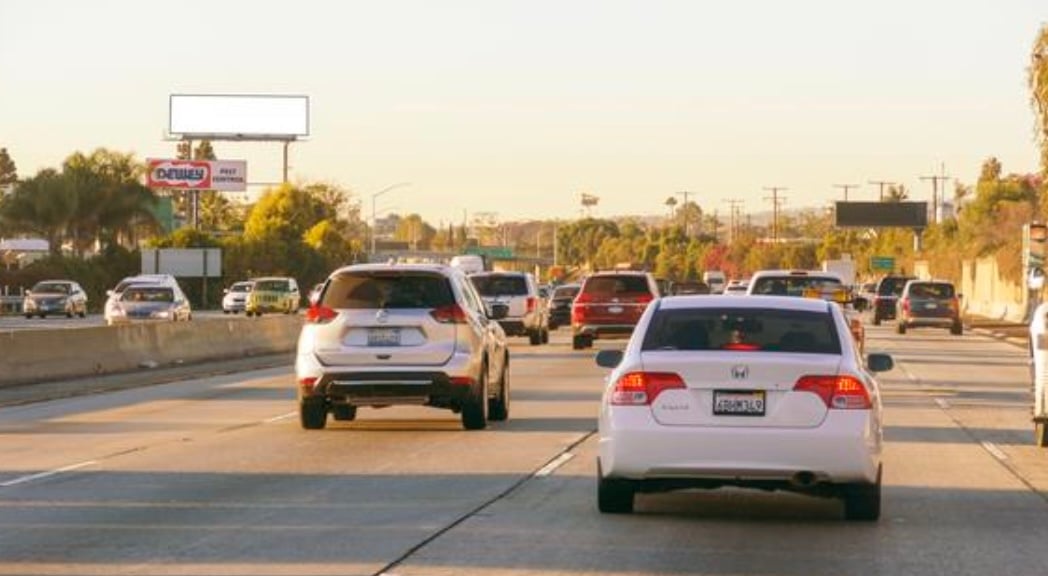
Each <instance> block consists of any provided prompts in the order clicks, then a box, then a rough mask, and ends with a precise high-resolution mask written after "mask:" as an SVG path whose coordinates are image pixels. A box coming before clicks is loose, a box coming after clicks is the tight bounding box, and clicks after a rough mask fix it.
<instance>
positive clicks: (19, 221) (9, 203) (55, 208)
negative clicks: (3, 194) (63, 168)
mask: <svg viewBox="0 0 1048 576" xmlns="http://www.w3.org/2000/svg"><path fill="white" fill-rule="evenodd" d="M77 200H78V199H77V197H76V196H75V195H74V194H72V193H71V190H70V183H69V179H68V178H67V177H66V176H65V175H63V174H61V173H59V172H58V171H56V170H54V169H51V168H46V169H44V170H41V171H39V172H37V173H36V175H35V176H33V177H32V178H29V179H27V180H24V181H22V182H21V183H19V184H18V185H17V186H16V187H15V191H14V193H12V195H11V196H10V197H9V198H8V199H7V200H6V201H5V202H4V204H3V211H2V212H0V220H3V222H4V223H5V224H6V225H7V226H8V227H10V228H11V229H12V230H16V231H20V232H28V233H32V234H36V235H39V236H42V237H44V238H45V239H46V240H47V241H48V245H49V249H50V251H51V254H52V255H55V256H57V255H59V254H61V252H62V245H63V244H64V243H65V240H66V237H67V232H68V230H69V228H70V226H71V224H72V222H73V220H74V218H75V216H76V214H77V211H78V206H77Z"/></svg>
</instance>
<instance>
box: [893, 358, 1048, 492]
mask: <svg viewBox="0 0 1048 576" xmlns="http://www.w3.org/2000/svg"><path fill="white" fill-rule="evenodd" d="M895 366H896V367H897V368H899V370H901V371H902V373H903V374H905V375H906V377H907V378H908V379H909V380H910V381H911V382H913V383H914V384H916V385H917V386H919V387H921V388H928V387H927V386H925V385H924V384H923V383H922V382H921V379H920V378H919V377H918V376H916V375H915V374H913V373H912V372H910V371H909V370H907V369H906V367H905V366H903V365H902V364H901V363H900V364H896V365H895ZM938 400H939V399H938V398H936V405H938V407H939V410H941V411H942V413H943V414H944V415H946V417H947V418H949V419H950V421H951V422H953V424H954V426H956V427H957V428H959V429H960V430H961V431H962V432H964V435H965V436H967V437H968V438H969V439H970V440H971V441H972V442H974V443H976V444H978V445H979V446H981V447H982V449H983V450H985V451H986V453H987V454H989V455H990V456H991V457H992V458H993V460H994V462H997V464H999V465H1000V466H1001V467H1002V468H1004V469H1005V470H1006V471H1007V472H1008V473H1009V474H1011V475H1012V477H1014V478H1015V479H1016V480H1018V481H1019V483H1020V484H1022V485H1023V486H1026V488H1027V489H1028V490H1029V491H1030V492H1033V493H1034V494H1035V495H1036V496H1037V497H1038V498H1040V499H1041V500H1042V501H1044V502H1045V503H1048V494H1046V493H1044V492H1041V491H1040V490H1038V489H1037V487H1036V486H1034V485H1033V483H1031V482H1030V481H1029V480H1027V479H1026V478H1024V477H1023V475H1022V474H1020V473H1019V470H1017V469H1016V468H1015V466H1013V465H1012V464H1011V462H1010V461H1009V459H1008V455H1007V454H1005V453H1004V451H1003V450H1001V449H1000V448H999V447H998V446H997V445H996V444H994V443H993V442H989V441H983V440H980V439H979V437H978V436H976V435H975V433H974V432H972V430H971V429H970V428H968V427H967V426H965V425H964V422H961V420H960V418H958V417H957V416H955V415H954V413H953V411H952V410H950V409H949V408H950V405H949V403H947V402H943V403H939V402H938Z"/></svg>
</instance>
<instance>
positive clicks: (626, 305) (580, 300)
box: [571, 272, 659, 350]
mask: <svg viewBox="0 0 1048 576" xmlns="http://www.w3.org/2000/svg"><path fill="white" fill-rule="evenodd" d="M658 295H659V289H658V285H657V284H656V283H655V278H654V277H653V276H652V275H651V274H648V273H646V272H598V273H597V274H594V275H592V276H590V277H588V278H586V280H585V281H584V282H583V283H582V289H581V290H579V295H578V296H576V297H575V302H574V303H573V304H572V306H571V335H572V338H571V346H572V348H574V349H575V350H582V349H583V348H589V347H591V346H593V341H594V340H596V339H598V338H616V337H617V338H628V337H629V336H630V334H632V333H633V327H634V326H636V325H637V322H638V321H639V320H640V317H641V314H644V310H645V309H646V308H647V307H648V303H649V302H651V301H652V300H654V299H655V298H656V297H658Z"/></svg>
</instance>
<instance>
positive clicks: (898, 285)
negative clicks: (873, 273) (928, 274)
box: [873, 276, 916, 326]
mask: <svg viewBox="0 0 1048 576" xmlns="http://www.w3.org/2000/svg"><path fill="white" fill-rule="evenodd" d="M910 280H916V278H914V277H913V276H885V277H884V278H881V281H880V282H878V283H877V292H876V296H874V298H873V325H874V326H880V324H881V320H894V319H895V303H896V302H898V300H899V295H900V294H902V289H903V288H904V287H905V286H906V283H907V282H909V281H910Z"/></svg>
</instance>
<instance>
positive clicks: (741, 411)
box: [713, 390, 765, 416]
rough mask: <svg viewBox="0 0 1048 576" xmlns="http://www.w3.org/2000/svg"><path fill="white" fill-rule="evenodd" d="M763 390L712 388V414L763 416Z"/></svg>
mask: <svg viewBox="0 0 1048 576" xmlns="http://www.w3.org/2000/svg"><path fill="white" fill-rule="evenodd" d="M764 407H765V402H764V390H714V391H713V415H714V416H764Z"/></svg>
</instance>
